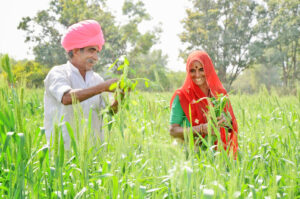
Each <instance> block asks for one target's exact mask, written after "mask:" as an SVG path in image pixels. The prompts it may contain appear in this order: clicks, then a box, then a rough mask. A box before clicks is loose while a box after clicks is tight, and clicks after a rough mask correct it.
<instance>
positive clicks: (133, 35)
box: [18, 0, 155, 69]
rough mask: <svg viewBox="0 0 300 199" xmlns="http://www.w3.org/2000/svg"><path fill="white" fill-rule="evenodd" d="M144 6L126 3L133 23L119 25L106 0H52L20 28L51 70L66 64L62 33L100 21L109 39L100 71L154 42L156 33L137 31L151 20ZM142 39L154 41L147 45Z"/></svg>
mask: <svg viewBox="0 0 300 199" xmlns="http://www.w3.org/2000/svg"><path fill="white" fill-rule="evenodd" d="M143 7H144V4H143V3H142V2H140V1H138V2H137V3H136V4H135V3H133V1H125V3H124V8H123V11H124V10H125V12H123V13H124V14H125V15H128V17H130V18H132V19H134V20H131V21H129V23H128V24H125V25H123V26H118V25H117V22H116V20H115V17H114V16H113V15H112V13H111V12H109V11H107V6H106V4H105V1H101V0H92V1H88V0H74V1H67V0H59V1H56V0H52V1H51V2H50V6H49V8H48V9H47V10H42V11H40V12H38V13H37V15H36V16H35V17H33V18H30V17H25V18H23V19H22V21H21V22H20V24H19V26H18V28H19V29H21V30H24V31H25V32H26V34H27V36H26V40H25V42H31V43H32V45H33V52H34V55H35V58H36V61H38V62H40V63H42V64H44V65H46V66H48V67H52V66H54V65H58V64H62V63H65V62H66V56H65V52H64V49H63V48H62V47H61V44H60V41H61V36H62V32H63V31H64V30H66V28H67V27H68V26H70V25H72V24H74V23H76V22H78V21H81V20H85V19H95V20H97V21H98V22H99V23H100V24H101V26H102V29H103V33H104V36H105V40H106V43H105V45H104V46H103V50H102V51H101V59H100V62H99V65H98V67H96V69H97V68H99V66H105V65H107V64H111V63H113V62H114V60H115V59H116V58H118V57H120V56H121V55H124V54H128V53H130V52H131V51H133V54H134V52H135V51H139V52H142V53H146V52H147V50H148V49H150V47H151V46H152V45H153V44H154V43H155V42H154V38H155V36H154V34H155V31H153V32H146V33H145V34H141V33H140V32H139V31H138V29H137V26H138V24H139V23H141V22H142V21H143V20H147V19H149V15H148V14H147V13H146V11H145V9H144V8H143ZM39 30H40V31H39ZM143 40H146V41H148V40H149V41H151V42H148V44H147V45H146V44H145V42H143Z"/></svg>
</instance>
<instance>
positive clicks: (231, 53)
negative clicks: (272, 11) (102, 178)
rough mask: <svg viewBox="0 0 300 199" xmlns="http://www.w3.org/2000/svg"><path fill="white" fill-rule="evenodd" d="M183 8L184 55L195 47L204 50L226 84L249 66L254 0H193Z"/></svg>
mask: <svg viewBox="0 0 300 199" xmlns="http://www.w3.org/2000/svg"><path fill="white" fill-rule="evenodd" d="M191 2H192V4H193V6H192V8H191V9H187V10H186V14H187V17H186V18H185V19H184V20H183V21H182V23H183V26H184V32H183V33H181V34H180V39H181V41H182V42H183V43H186V44H187V48H185V49H183V50H182V51H181V57H183V58H185V59H186V57H187V55H188V54H189V53H190V52H191V51H192V50H195V49H203V50H205V51H206V52H207V53H208V54H209V55H210V57H211V58H212V61H213V63H214V65H215V68H216V70H217V73H218V76H219V78H220V80H221V81H222V83H223V84H225V86H226V87H227V88H229V87H230V86H231V84H232V82H233V81H234V80H235V79H236V78H237V76H238V75H239V74H240V73H241V72H242V71H243V70H244V69H246V68H248V67H249V66H250V64H251V63H252V61H253V59H252V57H251V56H249V55H250V54H249V53H250V47H251V43H252V40H253V38H254V37H255V36H256V34H257V33H256V32H255V31H254V29H253V26H254V25H253V23H254V22H255V18H256V11H255V8H256V6H257V4H256V3H255V1H251V0H242V1H240V0H234V1H232V0H225V1H224V0H216V1H210V0H195V1H191Z"/></svg>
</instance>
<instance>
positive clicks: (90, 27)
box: [61, 20, 105, 52]
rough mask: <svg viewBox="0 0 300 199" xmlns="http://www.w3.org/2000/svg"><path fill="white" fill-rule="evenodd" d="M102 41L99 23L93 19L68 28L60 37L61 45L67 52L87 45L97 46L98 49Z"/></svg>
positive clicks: (100, 47)
mask: <svg viewBox="0 0 300 199" xmlns="http://www.w3.org/2000/svg"><path fill="white" fill-rule="evenodd" d="M104 42H105V40H104V37H103V33H102V30H101V26H100V24H99V23H98V22H97V21H95V20H85V21H81V22H78V23H76V24H73V25H72V26H70V27H69V28H68V30H67V32H66V33H65V34H64V35H63V37H62V40H61V45H62V46H63V47H64V49H65V50H66V51H67V52H69V51H70V50H73V49H75V48H84V47H87V46H98V47H99V51H100V50H101V49H102V46H103V44H104Z"/></svg>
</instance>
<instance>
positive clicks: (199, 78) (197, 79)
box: [189, 61, 206, 86]
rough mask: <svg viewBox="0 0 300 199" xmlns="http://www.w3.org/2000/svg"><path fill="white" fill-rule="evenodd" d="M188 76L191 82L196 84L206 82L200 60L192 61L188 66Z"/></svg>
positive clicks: (201, 84)
mask: <svg viewBox="0 0 300 199" xmlns="http://www.w3.org/2000/svg"><path fill="white" fill-rule="evenodd" d="M189 73H190V76H191V78H192V80H193V82H194V83H195V84H196V85H198V86H203V85H205V84H206V79H205V73H204V68H203V65H202V64H201V62H199V61H193V62H192V64H191V66H190V71H189Z"/></svg>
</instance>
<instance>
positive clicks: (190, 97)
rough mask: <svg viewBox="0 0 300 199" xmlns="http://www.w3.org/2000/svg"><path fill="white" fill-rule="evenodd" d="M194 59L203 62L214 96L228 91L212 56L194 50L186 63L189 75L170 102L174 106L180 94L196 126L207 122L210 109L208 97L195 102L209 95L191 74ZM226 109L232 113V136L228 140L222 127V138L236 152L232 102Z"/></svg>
mask: <svg viewBox="0 0 300 199" xmlns="http://www.w3.org/2000/svg"><path fill="white" fill-rule="evenodd" d="M193 61H199V62H200V63H202V65H203V68H204V73H205V78H206V83H207V85H208V87H209V89H210V92H211V94H212V95H213V96H214V97H218V95H219V94H224V95H227V92H226V90H225V89H224V87H223V85H222V83H221V81H220V80H219V78H218V76H217V74H216V72H215V69H214V66H213V63H212V61H211V59H210V57H209V56H208V54H207V53H206V52H204V51H194V52H192V53H191V54H190V55H189V57H188V59H187V63H186V74H187V75H186V78H185V81H184V84H183V85H182V87H181V88H179V89H177V90H176V91H175V93H174V94H173V96H172V99H171V102H170V107H172V103H173V100H174V98H175V97H176V95H178V96H179V101H180V104H181V107H182V109H183V111H184V113H185V115H186V117H187V118H188V120H189V121H190V114H191V116H192V121H190V123H191V124H192V126H196V125H199V124H204V123H207V118H206V115H205V114H206V112H207V111H208V109H207V106H208V101H207V100H206V99H202V100H201V101H200V102H199V103H195V102H196V101H197V100H199V99H201V98H205V97H208V96H206V95H205V94H204V93H203V92H202V90H201V89H200V88H199V86H197V85H196V84H195V83H194V82H193V80H192V78H191V76H190V72H189V71H190V66H191V63H192V62H193ZM189 105H190V106H191V113H190V112H189ZM225 111H228V112H229V113H230V115H231V118H232V127H233V129H232V130H231V136H230V137H229V139H228V140H226V132H225V129H224V128H221V131H220V136H221V140H222V142H223V143H224V148H225V149H226V148H227V146H228V144H230V148H231V149H232V150H233V153H234V154H236V152H237V150H238V142H237V133H238V126H237V121H236V118H235V116H234V113H233V110H232V107H231V104H230V102H229V103H228V104H227V106H226V107H225Z"/></svg>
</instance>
